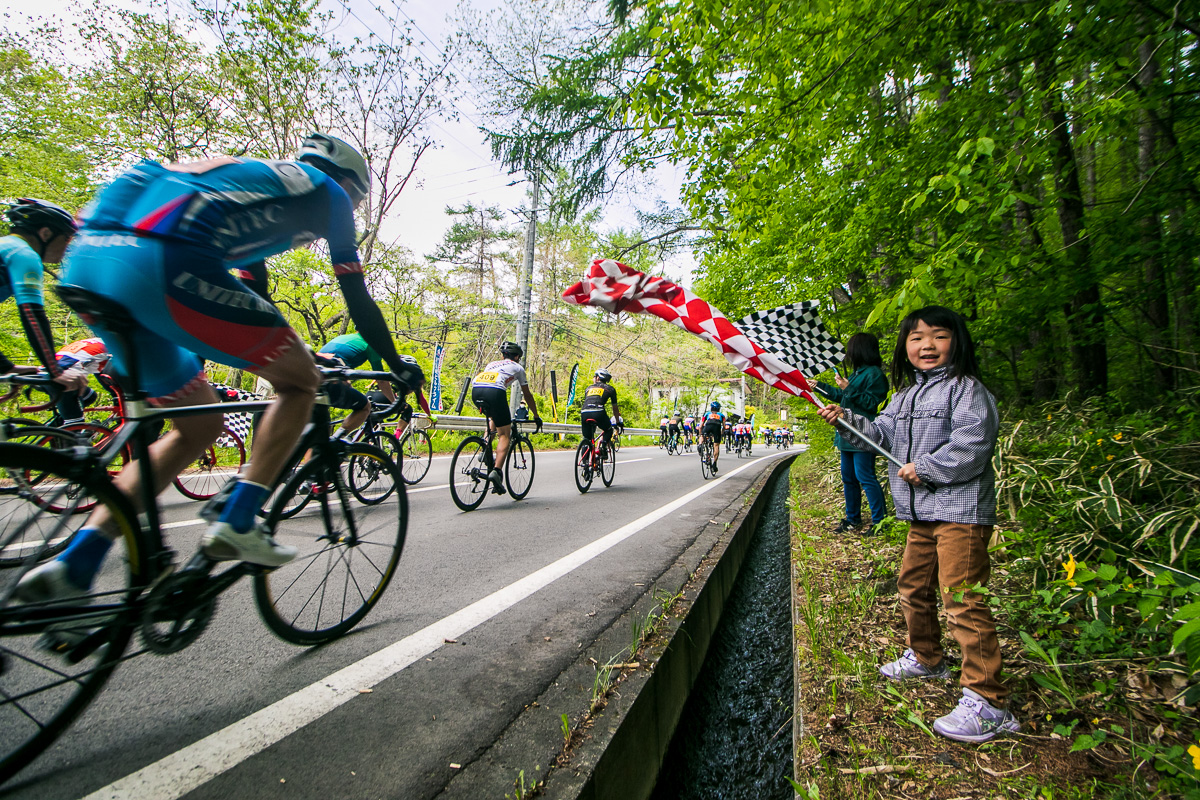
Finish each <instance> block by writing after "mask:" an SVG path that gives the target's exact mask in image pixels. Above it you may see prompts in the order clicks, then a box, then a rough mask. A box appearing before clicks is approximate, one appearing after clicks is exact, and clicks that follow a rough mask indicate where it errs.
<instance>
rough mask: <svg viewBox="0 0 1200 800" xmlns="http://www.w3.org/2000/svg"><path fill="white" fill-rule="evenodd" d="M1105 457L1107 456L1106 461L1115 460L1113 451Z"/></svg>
mask: <svg viewBox="0 0 1200 800" xmlns="http://www.w3.org/2000/svg"><path fill="white" fill-rule="evenodd" d="M1104 458H1105V460H1106V461H1112V460H1113V457H1112V454H1111V453H1110V454H1109V455H1107V456H1105V457H1104Z"/></svg>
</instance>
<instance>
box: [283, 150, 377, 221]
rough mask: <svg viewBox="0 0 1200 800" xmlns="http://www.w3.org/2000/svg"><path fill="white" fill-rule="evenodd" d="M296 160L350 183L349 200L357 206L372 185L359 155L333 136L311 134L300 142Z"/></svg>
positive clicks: (369, 175)
mask: <svg viewBox="0 0 1200 800" xmlns="http://www.w3.org/2000/svg"><path fill="white" fill-rule="evenodd" d="M296 160H297V161H304V162H307V163H309V164H312V165H313V166H314V167H316V168H317V169H319V170H321V171H322V172H324V173H325V174H326V175H328V176H330V177H331V178H333V179H334V180H342V179H343V178H345V179H347V180H348V181H349V182H350V191H349V195H350V202H351V203H353V204H354V205H355V206H357V205H358V204H359V203H361V202H362V199H363V198H364V197H366V196H367V191H368V190H370V188H371V174H370V173H369V172H368V171H367V162H366V160H365V159H363V157H362V154H361V153H359V152H358V151H357V150H355V149H354V148H353V147H352V146H350V145H348V144H346V143H345V142H343V141H342V140H341V139H339V138H337V137H336V136H330V135H329V134H327V133H310V134H309V135H308V136H306V137H304V141H303V142H301V143H300V149H299V150H297V151H296Z"/></svg>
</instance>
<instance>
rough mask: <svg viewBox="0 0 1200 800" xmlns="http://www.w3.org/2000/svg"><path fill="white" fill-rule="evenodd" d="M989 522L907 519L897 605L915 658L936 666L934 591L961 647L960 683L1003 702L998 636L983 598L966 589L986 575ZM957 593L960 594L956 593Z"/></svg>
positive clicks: (937, 636)
mask: <svg viewBox="0 0 1200 800" xmlns="http://www.w3.org/2000/svg"><path fill="white" fill-rule="evenodd" d="M991 536H992V526H991V525H966V524H962V523H957V522H912V523H910V524H909V530H908V542H907V544H906V545H905V548H904V562H903V565H902V566H901V567H900V577H899V579H898V583H899V588H900V608H901V609H902V610H903V612H904V621H905V623H907V625H908V646H909V647H910V648H911V649H912V651H913V653H914V654H916V657H917V660H918V661H920V662H921V663H922V664H924V665H925V666H927V667H936V666H937V665H938V664H939V663H941V660H942V656H943V653H942V629H941V626H940V625H939V624H938V614H937V611H938V609H937V601H938V594H939V591H940V593H941V596H942V603H944V604H945V606H946V614H947V615H948V617H949V623H950V633H951V635H953V636H954V638H955V639H956V640H957V641H958V645H959V647H960V648H961V649H962V677H961V678H960V679H959V683H961V684H962V685H963V686H964V687H966V688H968V689H971V690H972V691H974V692H976V693H977V694H979V695H980V696H982V697H983V698H985V699H986V700H987V701H988V702H990V703H992V704H993V705H997V706H1002V705H1003V704H1004V700H1005V698H1006V697H1008V689H1006V688H1005V686H1004V684H1002V683H1001V682H1000V641H999V639H998V637H997V636H996V622H995V620H993V619H992V612H991V609H989V608H988V604H987V600H986V599H985V598H984V597H983V595H980V594H978V593H974V592H971V591H969V590H970V588H971V587H973V586H975V585H976V584H980V585H985V584H986V583H987V581H988V578H990V577H991V561H990V559H989V558H988V551H987V548H988V541H989V539H991ZM955 594H959V595H961V597H962V599H961V600H956V599H955Z"/></svg>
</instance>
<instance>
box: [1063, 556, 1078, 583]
mask: <svg viewBox="0 0 1200 800" xmlns="http://www.w3.org/2000/svg"><path fill="white" fill-rule="evenodd" d="M1076 566H1077V565H1076V564H1075V554H1074V553H1072V554H1070V555H1068V556H1067V560H1066V562H1065V563H1063V569H1065V570H1066V571H1067V580H1070V579H1071V578H1074V577H1075V567H1076Z"/></svg>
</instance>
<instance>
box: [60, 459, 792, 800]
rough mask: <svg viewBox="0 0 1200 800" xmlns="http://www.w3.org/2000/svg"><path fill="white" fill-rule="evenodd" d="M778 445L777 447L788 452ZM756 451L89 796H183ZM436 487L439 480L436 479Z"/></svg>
mask: <svg viewBox="0 0 1200 800" xmlns="http://www.w3.org/2000/svg"><path fill="white" fill-rule="evenodd" d="M783 454H784V453H782V452H781V453H776V454H774V455H783ZM759 460H762V459H761V458H760V459H756V460H755V461H752V462H750V463H748V464H745V465H744V466H741V467H739V468H737V469H735V470H734V471H732V472H729V473H726V474H725V475H723V476H721V477H720V478H716V479H715V480H712V481H709V482H706V483H704V484H703V485H702V486H699V487H697V488H696V489H693V490H692V491H690V492H688V493H687V494H685V495H683V496H682V497H679V498H677V499H675V500H673V501H671V502H670V503H667V504H666V505H664V506H660V507H659V508H657V509H655V510H654V511H651V512H650V513H649V514H645V515H643V516H641V517H639V518H638V519H635V520H633V521H632V522H630V523H627V524H625V525H622V526H621V527H620V528H617V529H616V530H615V531H612V532H611V533H608V534H606V535H604V536H602V537H600V538H599V539H596V540H595V541H593V542H591V543H590V544H587V545H585V546H583V547H581V548H579V549H578V550H576V551H575V552H573V553H570V554H568V555H566V556H563V557H562V558H560V559H558V560H557V561H555V562H553V563H551V564H547V565H546V566H544V567H542V568H541V569H538V570H535V571H534V572H531V573H530V574H529V575H526V576H525V577H524V578H521V579H520V580H518V581H516V582H515V583H512V584H509V585H508V586H506V587H504V588H503V589H500V590H498V591H496V592H493V593H492V594H490V595H488V596H487V597H484V598H482V599H480V600H477V601H475V602H474V603H471V604H470V605H468V606H466V607H464V608H461V609H459V610H458V611H456V612H454V613H453V614H451V615H449V616H447V617H444V618H442V619H440V620H438V621H437V622H434V623H433V624H431V625H428V626H426V627H425V628H422V629H421V630H419V631H417V632H416V633H413V634H411V635H409V636H406V637H405V638H403V639H401V640H400V641H398V642H394V643H393V644H390V645H388V646H387V647H385V648H383V649H382V650H379V651H377V652H375V653H373V654H371V655H369V656H367V657H365V658H363V659H361V660H360V661H357V662H355V663H353V664H350V665H349V666H347V667H344V668H342V669H340V670H338V671H337V672H335V673H333V674H332V675H330V676H329V677H327V678H325V679H323V680H320V681H317V682H316V683H313V684H310V685H308V686H306V687H304V688H303V689H300V690H299V691H296V692H294V693H292V694H290V695H288V696H287V697H284V698H281V699H280V700H277V701H275V702H274V703H272V704H271V705H269V706H266V707H265V708H262V709H260V710H258V711H256V712H254V713H253V714H250V715H249V716H247V717H243V718H242V719H240V720H238V721H237V722H234V723H232V724H230V725H228V726H226V727H225V728H222V729H221V730H219V731H216V732H215V733H212V734H210V735H208V736H206V737H205V738H203V739H201V740H199V741H197V742H194V743H193V744H190V745H188V746H187V747H184V748H182V749H180V750H177V751H175V752H174V753H172V754H170V755H168V756H165V757H164V758H161V759H159V760H158V761H156V762H154V763H153V764H149V765H147V766H145V767H143V768H142V769H140V770H138V771H137V772H133V773H131V774H129V775H127V776H125V777H124V778H120V779H118V780H116V781H114V782H113V783H110V784H109V785H107V786H105V787H103V788H101V789H97V790H96V791H95V792H92V793H91V794H89V795H87V796H86V797H85V798H83V800H177V798H180V797H183V796H184V795H185V794H187V793H188V792H191V791H193V790H195V789H197V788H199V787H200V786H203V785H204V784H206V783H208V782H209V781H210V780H212V779H213V778H215V777H217V776H218V775H221V774H223V773H225V772H226V771H228V770H230V769H233V768H234V767H236V766H238V765H239V764H241V763H242V762H243V761H246V760H247V759H249V758H251V757H252V756H254V755H257V754H258V753H260V752H262V751H263V750H266V749H267V748H268V747H270V746H272V745H273V744H275V743H276V742H279V741H281V740H282V739H284V738H285V737H287V736H288V735H290V734H292V733H294V732H296V731H298V730H300V729H301V728H303V727H305V726H306V725H308V724H309V723H310V722H315V721H316V720H318V719H320V718H321V717H323V716H324V715H326V714H328V713H329V712H331V711H333V710H335V709H337V708H338V707H340V706H341V705H343V704H344V703H348V702H349V701H351V700H353V699H354V698H356V697H358V696H360V695H361V694H362V690H363V689H370V688H372V687H374V686H376V685H377V684H379V683H381V682H383V681H385V680H387V679H388V678H390V677H392V676H393V675H395V674H397V673H398V672H400V671H401V670H403V669H404V668H406V667H408V666H409V665H411V664H413V663H414V662H417V661H419V660H421V659H422V658H425V657H426V656H428V655H430V654H432V653H434V652H435V651H437V650H438V649H440V648H441V647H443V646H444V645H445V643H446V640H453V639H457V638H459V637H461V636H463V635H464V634H466V633H467V632H469V631H471V630H472V629H474V628H476V627H478V626H479V625H482V624H483V623H485V622H487V621H489V620H491V619H493V618H494V617H497V616H499V615H500V614H502V613H503V612H505V611H507V610H508V609H510V608H512V607H513V606H514V605H516V604H517V603H519V602H521V601H522V600H524V599H526V598H528V597H529V596H531V595H532V594H534V593H535V592H537V591H539V590H540V589H543V588H545V587H546V586H549V585H550V584H551V583H553V582H554V581H556V580H558V579H559V578H561V577H563V576H565V575H567V574H569V573H570V572H572V571H574V570H575V569H578V568H579V567H581V566H583V565H584V564H586V563H587V562H589V561H591V560H592V559H594V558H596V557H598V556H600V555H601V554H603V553H604V552H606V551H608V550H610V549H612V548H613V547H615V546H617V545H618V544H620V543H621V542H624V541H625V540H626V539H628V538H630V537H631V536H633V535H634V534H636V533H638V532H640V531H642V530H644V529H645V528H647V527H649V526H650V525H652V524H653V523H655V522H657V521H658V520H660V519H662V518H663V517H665V516H667V515H668V514H670V513H671V512H673V511H675V510H677V509H679V508H682V507H683V506H685V505H687V504H688V503H690V502H691V501H693V500H695V499H696V498H698V497H700V496H702V495H704V494H706V493H708V492H710V491H712V490H713V489H715V488H717V487H718V486H720V485H721V484H723V483H724V482H725V481H727V480H729V479H730V478H732V477H733V476H735V475H737V474H738V473H740V472H742V471H743V470H746V469H749V468H750V467H752V466H755V465H756V464H757V463H758V461H759ZM430 488H435V487H430Z"/></svg>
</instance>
